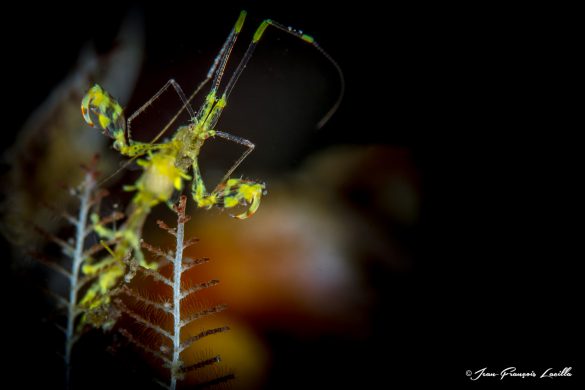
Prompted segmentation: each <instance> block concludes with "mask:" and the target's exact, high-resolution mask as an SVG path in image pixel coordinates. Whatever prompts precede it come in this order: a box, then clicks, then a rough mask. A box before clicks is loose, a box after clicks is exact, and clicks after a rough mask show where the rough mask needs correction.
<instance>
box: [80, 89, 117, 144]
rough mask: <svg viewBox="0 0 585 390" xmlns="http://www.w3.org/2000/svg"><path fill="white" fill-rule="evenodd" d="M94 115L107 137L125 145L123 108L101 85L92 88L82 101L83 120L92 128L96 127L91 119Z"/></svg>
mask: <svg viewBox="0 0 585 390" xmlns="http://www.w3.org/2000/svg"><path fill="white" fill-rule="evenodd" d="M92 113H93V114H94V115H95V116H96V117H97V119H98V124H99V127H101V128H102V129H103V131H104V134H105V135H107V136H108V137H110V138H113V139H115V140H116V141H118V140H121V141H122V142H123V143H125V140H124V132H125V128H126V126H125V120H124V113H123V110H122V107H121V106H120V104H119V103H118V101H117V100H116V99H114V98H113V97H112V96H110V94H109V93H107V92H106V91H105V90H104V89H103V88H102V87H101V86H100V85H99V84H95V85H94V86H93V87H91V88H90V89H89V91H87V93H86V94H85V96H84V97H83V99H82V100H81V114H82V115H83V119H84V120H85V121H86V122H87V124H88V125H90V126H91V127H96V124H95V123H94V121H93V119H92V117H91V114H92Z"/></svg>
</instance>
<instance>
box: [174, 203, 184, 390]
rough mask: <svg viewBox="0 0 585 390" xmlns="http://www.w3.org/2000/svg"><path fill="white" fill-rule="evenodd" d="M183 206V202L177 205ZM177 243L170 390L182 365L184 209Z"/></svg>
mask: <svg viewBox="0 0 585 390" xmlns="http://www.w3.org/2000/svg"><path fill="white" fill-rule="evenodd" d="M181 206H183V208H184V206H185V205H184V203H183V204H182V205H180V206H179V207H181ZM178 214H179V217H178V219H177V233H176V236H177V245H176V251H175V259H174V262H173V360H172V363H171V386H170V388H171V390H175V388H176V386H177V373H178V371H179V370H180V368H181V367H182V362H181V358H180V354H181V274H182V273H183V270H182V266H183V242H184V239H185V218H184V209H183V211H182V214H183V215H181V212H179V213H178Z"/></svg>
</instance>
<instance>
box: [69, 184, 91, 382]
mask: <svg viewBox="0 0 585 390" xmlns="http://www.w3.org/2000/svg"><path fill="white" fill-rule="evenodd" d="M94 186H95V178H94V175H93V173H92V172H88V173H87V174H86V175H85V181H84V182H83V184H82V185H81V188H82V193H81V194H80V206H79V214H78V216H77V221H76V223H75V225H76V231H75V250H74V252H73V255H72V265H71V276H70V279H69V302H68V303H67V328H66V332H65V383H66V386H67V388H69V385H70V379H71V351H72V349H73V345H74V344H75V341H76V334H75V318H76V317H77V283H78V281H79V271H80V269H81V264H82V263H83V251H84V242H85V233H86V228H87V217H88V214H89V210H90V207H91V203H90V197H91V194H92V191H93V190H94Z"/></svg>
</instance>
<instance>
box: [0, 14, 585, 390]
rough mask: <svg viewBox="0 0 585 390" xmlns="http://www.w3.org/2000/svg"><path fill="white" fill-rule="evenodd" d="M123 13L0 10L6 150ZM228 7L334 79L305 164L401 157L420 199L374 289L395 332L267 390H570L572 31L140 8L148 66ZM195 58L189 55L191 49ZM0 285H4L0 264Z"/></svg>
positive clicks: (548, 20) (546, 18)
mask: <svg viewBox="0 0 585 390" xmlns="http://www.w3.org/2000/svg"><path fill="white" fill-rule="evenodd" d="M127 8H128V6H127V5H126V4H117V5H113V4H109V5H107V4H105V3H93V4H92V3H85V4H82V3H77V4H76V5H75V6H74V7H73V6H58V5H56V4H43V5H36V4H32V3H30V4H17V5H16V7H15V8H14V9H12V10H10V11H9V10H8V9H6V10H5V11H4V12H3V16H4V17H3V19H4V21H5V22H8V21H12V22H14V24H11V25H8V24H6V23H5V24H3V26H2V36H3V49H2V51H3V55H2V57H3V60H2V69H3V72H2V73H3V77H4V80H3V83H2V84H3V88H2V90H3V91H2V94H3V110H2V111H3V115H2V129H3V131H2V140H3V141H4V142H5V143H6V145H9V144H10V143H11V142H12V140H13V139H14V136H15V130H14V129H18V128H19V127H20V125H21V124H22V122H23V121H24V120H25V118H26V117H27V115H28V114H29V113H30V111H31V110H32V109H33V108H34V107H36V106H37V105H38V104H40V103H41V102H42V101H43V99H44V98H45V97H46V95H47V93H48V91H50V90H51V88H52V87H54V86H55V85H56V84H57V83H58V82H59V81H60V80H61V79H62V78H63V77H64V76H65V75H66V74H67V72H68V71H69V70H70V69H71V68H72V66H73V64H74V63H75V60H76V58H77V55H78V51H79V48H80V47H81V45H82V44H84V43H85V42H86V41H87V40H94V41H95V42H96V44H97V45H98V47H99V46H100V45H104V46H105V47H106V46H107V44H108V42H109V40H111V38H112V37H113V36H114V34H115V31H116V28H117V27H118V24H119V23H120V21H121V19H122V17H123V16H124V14H125V11H126V10H127ZM242 8H245V9H247V10H248V14H249V15H250V16H252V17H255V18H258V19H257V20H260V18H264V17H270V18H273V19H275V20H281V21H283V22H284V23H287V22H291V23H297V22H296V21H300V23H302V27H303V29H305V30H306V31H310V32H311V34H312V35H314V36H315V37H318V38H319V41H320V43H321V45H322V46H323V47H325V48H327V50H328V52H329V53H330V54H331V55H332V56H333V57H334V58H336V60H337V61H338V62H339V64H340V65H341V67H342V68H343V70H344V72H345V76H346V80H347V91H346V98H345V100H344V102H343V105H342V107H341V109H340V110H339V112H338V114H336V116H335V117H334V118H333V119H332V120H331V122H330V123H329V124H328V125H327V126H326V127H325V128H324V129H323V131H322V132H320V133H319V134H318V135H317V136H316V137H315V140H314V143H313V144H312V146H309V147H308V149H310V148H311V147H314V148H320V147H323V146H324V145H328V144H335V143H340V144H343V143H358V144H361V143H363V144H370V143H382V144H392V145H402V146H407V147H409V148H411V149H412V150H413V151H414V155H415V158H416V162H417V165H418V168H419V170H420V172H421V173H422V177H423V185H424V188H423V194H424V198H423V210H422V222H421V225H420V227H419V232H418V233H419V234H418V236H417V239H416V245H415V248H416V249H415V252H416V253H415V254H416V257H415V260H416V262H415V268H414V272H413V273H412V274H410V275H408V276H405V277H401V278H399V279H398V278H397V279H396V280H392V279H391V280H388V282H387V283H388V291H387V293H388V296H390V294H391V293H392V294H397V293H400V291H402V290H403V289H404V290H407V291H409V292H410V293H409V294H405V295H404V297H403V301H402V303H401V304H400V305H399V307H398V310H397V311H396V310H395V311H393V312H392V313H393V314H392V315H393V316H394V318H384V315H383V314H382V313H380V315H379V330H378V331H377V332H376V334H377V335H378V336H379V339H374V340H371V341H369V342H367V343H364V345H362V346H354V347H352V348H351V349H349V350H347V351H345V350H344V346H339V345H332V346H331V355H334V354H335V353H348V354H352V356H353V359H352V360H353V361H355V362H356V363H354V366H353V367H351V370H349V371H345V372H344V371H343V370H340V369H338V367H336V366H332V365H331V364H330V363H329V361H328V359H327V356H323V357H318V356H308V357H307V362H308V363H311V364H307V365H306V366H305V365H304V363H303V361H296V362H291V365H292V366H293V367H294V369H291V370H290V371H289V370H286V369H283V368H282V367H280V371H278V370H277V371H276V373H275V375H282V376H287V375H291V372H292V373H293V374H294V377H295V378H296V379H295V380H294V381H293V382H292V383H295V384H297V385H298V384H305V385H306V386H307V388H312V387H313V385H314V386H315V387H317V385H325V386H327V387H329V386H331V387H337V386H339V385H341V384H349V385H354V386H355V387H356V388H374V387H377V386H374V385H373V384H374V383H379V388H386V387H388V388H390V387H392V386H393V385H394V384H397V383H410V382H413V383H414V382H430V383H442V382H444V383H465V384H469V383H470V381H469V380H468V378H466V377H465V375H464V373H465V370H467V369H471V370H474V371H475V370H477V369H479V368H482V367H486V366H487V367H490V368H494V369H495V370H500V369H502V368H505V367H509V366H516V367H518V368H519V369H525V370H527V371H530V370H539V369H541V368H548V367H553V368H555V369H558V370H560V369H562V368H563V367H565V366H567V367H573V373H574V377H573V378H570V380H571V382H572V383H573V384H574V380H575V379H576V378H575V377H579V376H580V374H579V371H580V370H579V368H580V366H579V364H578V363H579V362H578V361H577V351H579V350H581V349H580V348H579V347H578V345H579V344H580V336H579V334H580V332H579V330H580V328H582V327H579V326H578V325H579V324H580V321H579V320H578V319H577V313H578V312H579V311H580V309H581V305H580V304H579V302H580V300H578V298H577V291H578V289H577V286H578V283H579V282H580V281H581V277H580V276H579V275H581V274H579V272H578V270H577V264H578V262H579V261H581V260H582V259H581V256H578V255H577V253H579V252H573V250H572V249H573V248H572V246H573V245H574V244H575V242H576V239H577V230H576V229H575V228H574V227H573V224H575V225H579V222H580V218H579V217H578V216H577V215H578V214H577V208H576V205H575V204H573V203H572V202H571V199H572V198H573V197H575V195H574V192H573V190H571V188H572V187H574V184H576V183H577V182H578V181H579V179H580V178H581V175H579V176H577V175H575V174H573V172H574V171H575V168H577V162H578V161H580V159H579V158H578V151H579V150H578V149H577V148H578V147H579V146H577V145H578V143H577V142H576V133H577V131H578V130H581V129H582V125H581V122H572V121H571V119H569V118H570V117H571V115H572V114H575V113H576V112H577V111H576V109H574V107H575V103H574V102H575V99H576V98H577V96H580V93H578V90H577V87H576V86H575V87H573V83H575V80H574V79H573V77H572V76H571V74H572V70H571V69H572V66H574V58H575V57H574V56H575V54H574V53H575V51H576V50H579V49H578V48H577V47H575V46H573V45H572V42H573V39H574V37H575V34H576V29H577V25H576V24H574V23H573V21H572V18H571V11H570V10H548V9H534V8H531V7H527V8H520V7H519V8H516V9H512V8H507V7H495V6H492V7H489V6H473V7H455V6H444V5H441V6H438V5H435V6H430V7H429V6H423V5H422V4H421V5H413V6H409V7H396V6H389V8H387V9H383V10H382V9H380V6H378V5H375V4H374V3H373V2H359V3H351V4H347V5H340V4H338V5H328V6H326V5H316V4H313V3H303V2H279V3H278V4H276V3H275V4H272V5H267V4H259V3H255V2H252V3H249V4H246V3H241V4H233V3H231V2H214V3H209V4H207V5H201V4H195V3H187V4H183V3H181V4H178V3H170V2H166V3H165V4H164V5H157V6H155V5H148V6H145V7H144V8H143V9H144V12H145V17H146V26H147V37H146V39H147V45H148V50H150V52H149V54H148V55H149V56H150V58H156V57H157V53H158V52H163V53H164V52H165V50H166V49H165V48H167V46H166V45H165V42H167V41H168V40H169V39H172V38H171V37H172V36H176V35H181V34H193V36H198V35H201V34H204V32H205V31H206V30H207V29H209V28H210V27H211V26H214V25H215V24H217V23H222V25H225V26H227V28H229V25H230V23H232V19H233V18H234V15H237V13H238V12H239V10H240V9H242ZM297 24H299V23H297ZM215 31H217V30H215ZM248 31H250V30H248ZM202 41H203V42H202ZM197 43H198V44H199V45H205V39H201V40H198V42H197ZM218 44H221V38H218V37H217V36H214V40H213V42H212V43H210V45H211V46H210V47H212V48H215V47H217V45H218ZM204 50H205V49H204ZM146 61H147V62H148V61H149V59H148V57H147V59H146ZM139 83H140V81H139ZM330 129H331V130H330ZM333 129H334V130H333ZM340 129H341V130H340ZM309 151H310V150H306V151H304V152H305V153H308V152H309ZM570 222H572V223H573V224H570ZM3 260H4V259H3ZM6 260H7V259H6ZM2 270H3V273H4V275H10V267H9V265H8V264H7V261H6V262H4V261H3V265H2ZM2 280H4V281H7V282H5V283H3V287H4V288H6V293H5V294H4V297H5V298H4V302H5V303H6V309H5V310H6V311H5V313H4V316H3V322H5V324H6V323H8V325H9V329H11V330H10V332H12V333H5V334H4V337H5V338H7V339H8V340H9V342H8V345H9V348H8V349H6V350H4V353H5V354H8V356H9V358H10V356H13V357H14V358H13V359H12V363H13V365H12V366H9V371H8V372H7V373H6V374H5V377H6V375H10V374H11V372H12V373H18V376H20V377H21V378H27V379H26V380H25V382H26V381H28V378H30V379H31V381H32V382H34V383H37V381H39V382H40V383H42V379H41V378H42V372H43V371H44V369H49V368H50V367H47V366H45V363H44V362H43V361H36V360H35V354H34V352H33V353H30V354H29V352H25V351H27V350H28V349H30V348H34V346H31V345H26V344H27V343H26V342H24V343H21V342H16V340H19V337H16V336H18V335H19V334H20V335H21V334H25V333H26V331H33V332H34V331H35V329H30V326H29V325H28V324H26V323H23V322H26V321H27V317H26V315H24V316H23V315H15V314H14V313H20V312H19V311H18V310H19V309H17V307H18V306H19V304H18V300H19V299H20V298H18V297H14V296H12V295H11V291H13V288H12V286H11V283H10V281H11V280H12V279H11V278H10V277H8V278H5V277H3V278H2ZM23 329H25V330H26V331H24V330H23ZM19 332H23V333H19ZM386 332H387V333H386ZM395 333H402V334H404V335H405V336H404V337H399V338H395V337H392V334H395ZM12 341H14V342H12ZM325 342H326V341H325ZM291 348H292V346H291ZM381 350H383V351H386V352H388V351H389V353H385V354H384V358H378V357H377V356H376V354H377V352H378V351H381ZM309 353H310V352H309ZM356 356H357V358H356ZM315 362H318V365H319V366H317V367H315V366H314V363H315ZM312 364H313V365H312ZM295 365H296V366H295ZM289 367H290V366H289ZM345 368H347V367H345ZM320 373H322V375H321V377H316V378H315V379H312V378H311V375H315V374H316V375H319V374H320ZM565 379H566V378H565ZM561 380H562V378H561V379H558V380H557V381H555V382H556V384H558V383H559V382H561ZM565 383H567V381H565ZM113 386H115V385H113Z"/></svg>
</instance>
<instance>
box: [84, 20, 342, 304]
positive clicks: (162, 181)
mask: <svg viewBox="0 0 585 390" xmlns="http://www.w3.org/2000/svg"><path fill="white" fill-rule="evenodd" d="M245 18H246V12H245V11H242V12H241V13H240V16H239V18H238V20H237V21H236V23H235V25H234V27H233V28H232V30H231V32H230V34H229V36H228V37H227V39H226V41H225V43H224V44H223V46H222V48H221V50H220V52H219V54H218V55H217V57H216V58H215V60H214V62H213V64H212V66H211V68H210V69H209V71H208V73H207V76H206V78H205V79H204V80H203V81H202V82H201V83H200V84H199V86H198V87H197V88H196V90H195V91H194V92H193V94H192V95H191V96H190V97H189V98H188V99H187V98H186V96H185V94H184V93H183V91H182V89H181V87H180V86H179V85H178V84H177V83H176V82H175V81H174V80H169V81H168V82H167V83H166V84H165V85H164V86H163V87H162V88H161V89H160V90H159V91H158V92H157V93H156V94H155V95H154V96H153V97H152V98H151V99H150V100H149V101H148V102H146V103H145V104H144V105H143V106H142V107H141V108H139V109H138V110H137V111H136V112H135V113H134V114H133V115H132V116H130V117H129V118H128V120H127V121H126V120H125V118H124V113H123V109H122V107H121V106H120V104H119V103H118V102H117V101H116V100H115V99H114V98H113V97H112V96H110V94H109V93H108V92H107V91H105V90H104V89H103V88H102V87H100V86H99V85H97V84H96V85H94V86H93V87H91V88H90V89H89V91H88V92H87V94H86V95H85V96H84V98H83V100H82V102H81V112H82V115H83V118H84V119H85V121H86V122H87V123H88V124H89V125H91V126H92V127H97V126H99V127H100V128H101V129H102V130H103V133H104V134H105V135H107V136H108V137H110V138H112V139H113V140H114V142H113V148H114V149H115V150H117V151H118V152H119V153H120V154H122V155H124V156H127V157H130V158H132V159H134V158H137V157H141V156H142V157H143V158H141V159H139V160H137V163H138V165H139V166H141V167H142V170H143V173H142V175H141V176H140V178H139V179H138V180H137V181H136V183H135V184H134V185H132V186H126V187H125V189H126V190H128V191H134V192H135V195H134V197H133V199H132V202H131V205H130V206H129V207H128V210H127V213H126V215H127V220H126V221H125V223H124V224H123V225H122V226H120V227H119V228H118V229H117V230H115V231H114V230H110V229H108V228H106V227H105V226H102V225H100V224H99V223H96V225H95V226H96V227H95V229H94V230H95V231H96V233H97V234H98V235H99V236H100V238H101V239H103V240H108V241H110V242H114V243H115V244H114V245H115V246H114V248H113V249H111V248H109V247H107V248H106V249H108V252H109V256H108V257H106V258H105V259H103V260H101V261H96V262H93V261H87V262H86V264H85V265H84V267H83V272H84V274H86V275H89V276H92V275H94V276H96V282H95V283H94V284H93V285H92V286H91V287H90V288H89V289H88V290H87V292H86V293H85V295H84V297H83V298H82V300H81V302H80V304H81V306H82V307H84V308H85V309H88V310H92V309H95V308H97V307H100V306H102V305H104V304H107V303H109V301H110V297H109V294H108V293H109V292H110V291H111V290H112V289H113V288H114V287H115V286H116V285H117V284H118V282H119V280H120V278H121V277H122V276H125V275H128V272H127V265H128V264H129V260H128V259H129V254H132V256H133V259H132V260H131V261H132V262H133V264H138V265H140V266H142V267H145V268H154V267H156V264H155V263H152V264H150V263H147V262H146V261H145V258H144V255H143V253H142V251H141V248H140V246H141V235H142V227H143V224H144V222H145V220H146V218H147V217H148V215H149V214H150V211H151V209H152V208H153V207H155V206H156V205H158V204H160V203H167V204H169V203H170V202H171V198H172V196H173V193H174V192H175V191H181V190H183V186H184V181H186V180H191V179H192V187H191V193H192V197H193V200H194V201H195V203H196V205H197V207H200V208H204V209H210V208H212V207H214V206H215V207H218V208H222V209H232V208H234V207H237V206H242V207H246V210H245V211H244V212H241V213H239V214H236V215H232V216H233V217H235V218H238V219H246V218H248V217H250V216H252V215H253V214H254V213H256V211H257V210H258V207H259V206H260V200H261V198H262V195H264V194H265V193H266V188H265V185H264V183H258V182H255V181H251V180H245V179H237V178H231V177H230V175H231V174H232V173H233V172H234V170H235V169H236V168H237V167H238V165H239V164H240V163H241V162H242V161H243V160H244V159H245V158H246V157H247V156H248V154H250V153H251V152H252V150H253V149H254V144H253V143H252V142H250V141H248V140H246V139H243V138H240V137H237V136H234V135H231V134H229V133H225V132H223V131H219V130H216V129H215V125H216V123H217V121H218V119H219V117H220V115H221V114H222V112H223V110H224V109H225V108H226V106H227V102H228V97H229V95H230V93H231V92H232V90H233V88H234V85H235V84H236V82H237V80H238V78H239V76H240V74H241V73H242V71H243V70H244V68H245V67H246V65H247V63H248V61H249V60H250V58H251V56H252V53H253V52H254V49H255V48H256V45H257V44H258V42H259V41H260V38H261V37H262V35H263V34H264V32H265V30H266V29H267V28H268V27H269V26H273V27H275V28H277V29H279V30H282V31H285V32H286V33H288V34H291V35H293V36H296V37H298V38H300V39H301V40H303V41H304V42H306V43H309V44H311V45H312V46H314V47H315V48H317V49H318V50H319V51H320V52H321V53H322V54H323V55H325V56H326V57H327V59H329V60H330V61H331V62H332V64H333V65H334V66H335V68H336V69H337V71H338V72H339V74H340V77H341V80H342V93H343V88H344V85H343V76H342V74H341V70H340V68H339V66H338V65H337V63H335V61H334V60H333V59H332V58H331V57H330V56H329V55H328V54H327V53H326V52H324V51H323V49H321V47H320V46H318V45H317V43H316V42H315V40H314V39H313V38H312V37H311V36H309V35H306V34H303V33H302V32H301V31H297V30H295V29H293V28H290V27H285V26H283V25H281V24H279V23H277V22H275V21H272V20H270V19H268V20H264V21H263V22H262V23H261V24H260V25H259V27H258V29H257V30H256V32H255V33H254V36H253V39H252V42H251V43H250V45H249V46H248V49H247V51H246V52H245V54H244V57H243V58H242V60H241V61H240V63H239V64H238V66H237V68H236V70H235V71H234V73H233V75H232V76H231V78H230V79H229V81H228V83H227V85H226V86H225V88H224V90H223V92H222V93H221V94H220V92H219V90H220V84H221V78H222V76H223V74H224V71H225V68H226V65H227V62H228V59H229V56H230V53H231V51H232V48H233V46H234V44H235V42H236V39H237V37H238V35H239V33H240V31H241V29H242V26H243V24H244V20H245ZM212 78H213V81H212V86H211V90H210V91H209V93H208V94H207V96H206V98H205V101H204V103H203V104H202V106H201V107H200V109H199V111H198V112H195V111H194V110H193V108H192V107H191V106H190V101H191V100H192V99H193V97H194V96H195V95H196V94H197V93H198V92H199V91H200V90H201V89H202V88H203V87H204V86H205V84H207V83H208V82H209V81H211V80H212ZM169 87H173V89H174V90H175V91H176V93H177V94H178V95H179V97H180V98H181V101H182V103H183V106H182V108H181V109H180V110H179V112H178V113H177V114H176V115H175V117H174V118H173V119H172V120H171V121H170V122H169V123H168V124H167V125H166V126H165V128H164V129H162V131H160V133H159V134H158V135H157V136H156V137H155V139H154V140H153V141H152V142H150V143H143V142H138V141H134V140H132V139H131V138H130V127H131V122H132V120H133V119H135V118H136V117H137V116H138V115H140V114H141V113H142V112H143V111H144V110H145V109H146V108H147V107H148V106H150V105H151V104H152V102H153V101H154V100H156V99H157V98H158V97H159V96H160V95H161V94H162V93H163V92H164V91H165V90H167V88H169ZM340 100H341V96H340V98H339V99H338V101H337V102H336V104H335V105H334V106H333V107H332V108H331V110H330V111H329V112H328V113H327V115H326V116H325V117H324V118H323V119H322V120H321V122H320V123H319V125H320V126H321V125H322V124H323V123H324V122H325V121H327V120H328V119H329V117H330V116H331V115H332V114H333V112H334V111H335V110H336V109H337V106H338V105H339V102H340ZM183 110H187V111H188V113H189V116H190V118H191V119H190V122H189V123H188V124H187V125H185V126H181V127H179V128H178V129H177V130H176V132H175V134H174V136H173V137H172V138H171V139H170V140H168V141H164V142H157V141H158V139H159V138H160V137H161V136H162V135H163V134H164V133H165V132H166V131H167V130H168V128H169V127H170V126H171V125H172V124H173V122H174V121H175V120H176V119H177V117H178V116H179V115H180V114H181V113H182V112H183ZM92 116H93V117H95V118H97V125H96V124H95V123H94V118H92ZM214 137H220V138H223V139H226V140H228V141H232V142H235V143H238V144H241V145H243V146H245V147H246V150H245V152H244V153H243V154H242V155H241V157H240V158H239V159H238V160H237V161H236V162H235V163H234V165H233V166H232V167H231V168H230V169H229V171H228V172H227V173H226V174H225V176H224V177H223V179H222V180H221V181H220V184H219V185H218V186H217V187H216V188H215V189H213V190H212V191H211V192H208V190H207V189H206V188H205V183H204V182H203V179H202V177H201V173H200V171H199V165H198V157H199V152H200V150H201V147H202V146H203V144H204V143H205V141H206V140H207V139H209V138H214ZM191 168H192V171H191V173H189V172H190V169H191ZM230 215H231V214H230ZM97 220H98V218H97V216H94V223H95V222H97ZM98 275H99V276H98ZM130 277H131V276H130Z"/></svg>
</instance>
